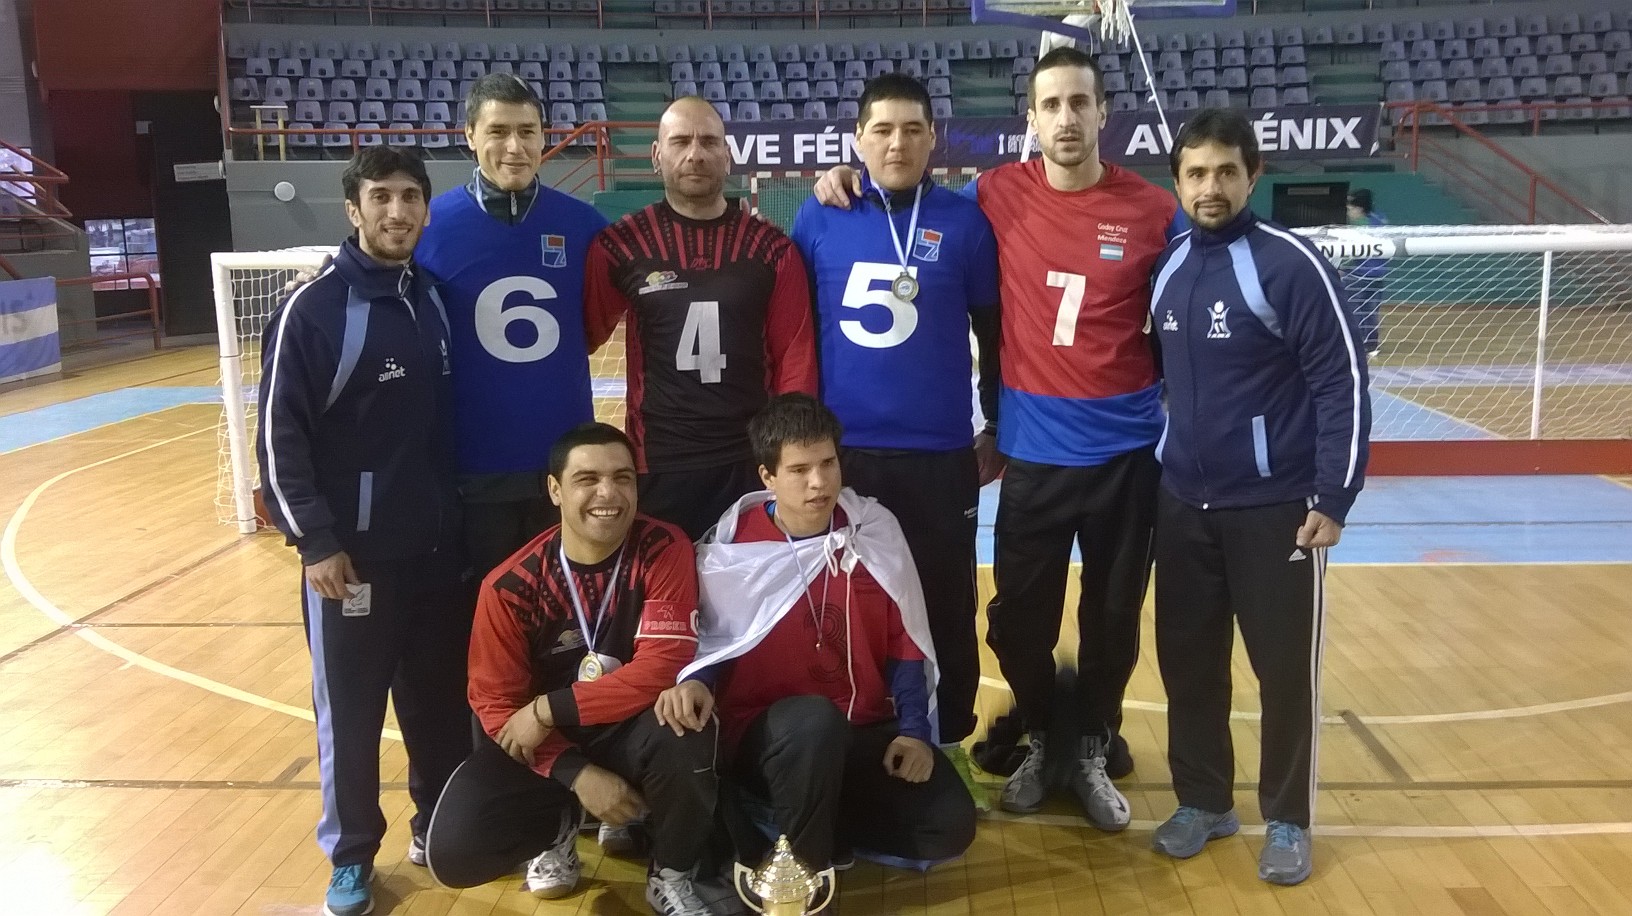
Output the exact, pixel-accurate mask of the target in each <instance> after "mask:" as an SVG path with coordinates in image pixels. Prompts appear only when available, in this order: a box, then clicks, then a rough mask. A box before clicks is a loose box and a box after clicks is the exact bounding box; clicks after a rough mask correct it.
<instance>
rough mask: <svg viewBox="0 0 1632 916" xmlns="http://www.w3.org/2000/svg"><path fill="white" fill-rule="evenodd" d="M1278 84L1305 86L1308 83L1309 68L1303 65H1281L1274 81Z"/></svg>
mask: <svg viewBox="0 0 1632 916" xmlns="http://www.w3.org/2000/svg"><path fill="white" fill-rule="evenodd" d="M1275 83H1276V85H1278V86H1307V85H1309V68H1308V67H1303V66H1296V67H1282V68H1281V69H1280V70H1279V71H1278V73H1277V78H1276V81H1275Z"/></svg>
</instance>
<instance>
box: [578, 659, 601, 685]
mask: <svg viewBox="0 0 1632 916" xmlns="http://www.w3.org/2000/svg"><path fill="white" fill-rule="evenodd" d="M605 673H606V672H605V671H604V670H603V669H602V668H601V659H600V656H598V655H596V654H595V653H594V652H591V653H589V654H588V655H585V656H584V660H583V661H581V662H579V663H578V680H580V681H594V680H598V679H599V678H600V676H601V675H602V674H605Z"/></svg>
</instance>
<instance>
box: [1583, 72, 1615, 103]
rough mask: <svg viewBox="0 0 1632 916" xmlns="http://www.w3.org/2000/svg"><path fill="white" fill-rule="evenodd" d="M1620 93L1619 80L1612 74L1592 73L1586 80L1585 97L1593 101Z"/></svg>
mask: <svg viewBox="0 0 1632 916" xmlns="http://www.w3.org/2000/svg"><path fill="white" fill-rule="evenodd" d="M1619 92H1620V86H1619V80H1617V79H1616V78H1615V74H1613V73H1594V74H1593V75H1592V76H1591V77H1590V78H1589V79H1588V80H1587V95H1590V96H1592V97H1593V98H1595V99H1603V98H1608V97H1610V96H1612V95H1616V94H1618V93H1619Z"/></svg>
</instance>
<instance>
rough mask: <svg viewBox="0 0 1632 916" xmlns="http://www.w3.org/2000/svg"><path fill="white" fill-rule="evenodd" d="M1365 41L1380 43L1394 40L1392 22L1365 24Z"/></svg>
mask: <svg viewBox="0 0 1632 916" xmlns="http://www.w3.org/2000/svg"><path fill="white" fill-rule="evenodd" d="M1366 41H1368V42H1370V43H1372V44H1382V43H1383V42H1385V41H1394V23H1392V22H1372V23H1368V24H1367V25H1366Z"/></svg>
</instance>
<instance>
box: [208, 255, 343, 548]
mask: <svg viewBox="0 0 1632 916" xmlns="http://www.w3.org/2000/svg"><path fill="white" fill-rule="evenodd" d="M334 252H335V249H333V248H322V247H313V248H288V249H282V250H278V251H251V252H216V253H215V254H212V255H210V271H211V275H212V277H211V288H212V291H213V294H214V297H215V326H216V334H217V338H218V343H219V349H220V362H221V420H220V423H219V424H218V428H217V433H216V438H217V450H218V460H217V467H216V496H215V507H216V519H217V520H218V521H220V522H221V523H223V524H231V525H235V526H236V527H237V528H238V530H239V532H241V533H243V534H250V533H252V532H254V531H255V529H256V527H257V525H258V524H259V523H258V520H257V512H256V509H255V491H256V489H257V487H258V479H259V475H258V473H257V471H256V467H255V406H256V399H257V397H258V393H259V386H260V378H261V332H262V331H263V330H264V329H265V327H266V322H267V320H268V319H269V318H271V317H272V312H273V310H275V309H276V308H277V306H278V303H279V302H281V301H282V300H283V290H284V287H285V286H286V285H288V284H289V283H290V282H291V281H293V280H294V279H295V277H296V275H298V274H300V273H310V272H314V271H316V270H318V269H319V268H320V267H321V266H322V264H323V262H324V260H325V259H326V258H329V257H332V256H333V255H334Z"/></svg>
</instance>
